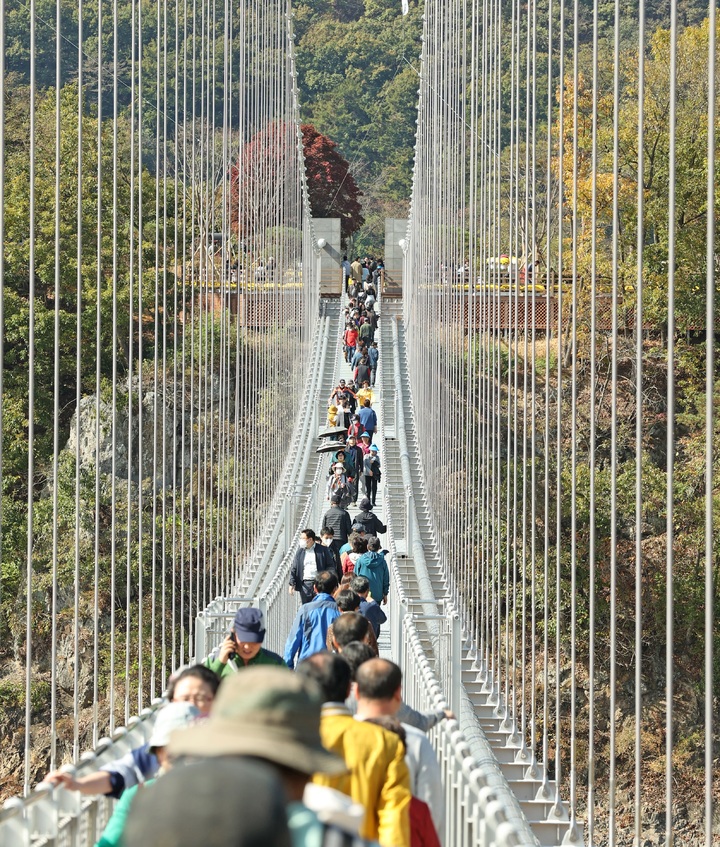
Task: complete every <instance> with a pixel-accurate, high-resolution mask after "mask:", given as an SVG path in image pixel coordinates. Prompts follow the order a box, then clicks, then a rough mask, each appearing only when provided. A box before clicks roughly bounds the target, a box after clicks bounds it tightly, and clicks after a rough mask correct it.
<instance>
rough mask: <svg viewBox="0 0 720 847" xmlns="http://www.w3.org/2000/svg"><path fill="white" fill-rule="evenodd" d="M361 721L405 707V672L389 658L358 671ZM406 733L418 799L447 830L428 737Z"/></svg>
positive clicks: (439, 826)
mask: <svg viewBox="0 0 720 847" xmlns="http://www.w3.org/2000/svg"><path fill="white" fill-rule="evenodd" d="M356 682H357V704H358V706H357V713H356V715H357V718H358V720H367V719H368V718H375V717H379V716H381V715H389V716H391V717H397V714H398V712H399V711H400V707H401V705H402V671H401V670H400V668H399V667H398V666H397V665H396V664H395V663H394V662H390V661H388V660H387V659H370V661H369V662H364V663H363V664H362V665H360V667H359V668H358V669H357V673H356ZM403 728H404V729H405V734H406V753H405V761H406V763H407V766H408V770H409V771H410V786H411V790H412V793H413V796H414V797H417V798H418V799H420V800H422V801H423V802H424V803H427V805H428V807H429V808H430V814H431V815H432V819H433V823H434V824H435V829H436V830H437V832H438V833H441V832H443V830H444V827H445V803H444V794H443V787H442V777H441V774H440V766H439V765H438V761H437V757H436V756H435V751H434V750H433V748H432V745H431V744H430V742H429V741H428V738H427V736H426V735H425V734H424V733H422V732H420V730H419V729H415V727H412V726H410V725H409V724H403Z"/></svg>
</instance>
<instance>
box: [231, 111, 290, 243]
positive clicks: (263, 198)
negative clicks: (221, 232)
mask: <svg viewBox="0 0 720 847" xmlns="http://www.w3.org/2000/svg"><path fill="white" fill-rule="evenodd" d="M295 143H296V142H295V135H294V133H292V131H291V127H290V126H289V125H288V124H286V123H284V122H283V121H271V122H270V123H268V124H267V126H266V127H265V128H264V129H261V130H259V131H258V132H256V133H255V135H254V136H253V137H252V138H251V139H250V141H248V142H247V143H246V144H245V145H244V147H243V149H242V153H241V155H240V157H239V159H238V161H237V164H235V165H233V167H232V168H231V170H230V219H231V221H232V225H233V227H234V229H235V232H236V233H237V237H238V241H239V242H242V243H245V244H247V245H252V244H254V243H255V241H256V240H257V239H262V238H264V237H265V233H266V232H267V230H268V229H269V228H270V227H273V226H278V225H284V226H296V227H297V226H300V223H299V221H293V220H288V219H287V218H286V217H285V216H283V215H282V210H283V208H284V209H285V210H286V213H290V214H292V207H293V204H292V202H290V203H288V202H287V201H288V198H291V197H292V196H293V194H294V192H295V191H296V190H297V188H296V186H297V165H296V162H297V153H296V149H297V148H296V147H295Z"/></svg>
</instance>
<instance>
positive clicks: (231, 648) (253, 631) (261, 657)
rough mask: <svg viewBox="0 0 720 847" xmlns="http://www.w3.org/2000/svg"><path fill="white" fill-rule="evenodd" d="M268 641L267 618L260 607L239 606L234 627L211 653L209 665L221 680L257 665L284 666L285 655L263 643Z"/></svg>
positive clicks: (207, 662) (207, 664)
mask: <svg viewBox="0 0 720 847" xmlns="http://www.w3.org/2000/svg"><path fill="white" fill-rule="evenodd" d="M264 640H265V618H264V616H263V613H262V612H261V611H260V609H255V608H252V607H249V608H248V607H245V608H242V609H238V610H237V612H235V620H234V621H233V627H232V630H231V631H230V633H229V634H228V635H227V636H226V638H225V640H224V641H223V642H222V644H221V645H220V646H219V647H216V648H215V650H213V651H212V653H211V654H210V655H209V656H208V658H207V659H206V660H205V665H206V667H208V668H210V670H212V671H215V673H216V674H217V675H218V676H219V677H220V678H221V679H224V678H225V677H226V676H232V675H233V674H235V673H237V672H238V671H239V670H242V669H243V668H247V667H252V666H254V665H282V664H283V660H282V657H281V656H278V654H277V653H273V652H272V651H271V650H266V649H265V648H264V647H263V646H262V644H263V641H264Z"/></svg>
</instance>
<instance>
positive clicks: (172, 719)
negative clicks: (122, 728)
mask: <svg viewBox="0 0 720 847" xmlns="http://www.w3.org/2000/svg"><path fill="white" fill-rule="evenodd" d="M199 715H200V710H199V709H198V708H197V706H193V705H192V703H168V705H167V706H165V707H164V708H162V709H160V711H159V712H158V713H157V717H156V718H155V723H154V725H153V728H152V732H151V733H150V738H149V739H148V745H149V747H150V752H151V753H153V754H154V755H155V756H157V759H158V762H159V763H160V770H159V771H158V778H162V775H163V774H164V773H165V772H166V771H168V770H169V769H170V767H171V764H172V760H171V758H170V755H169V754H168V750H167V746H168V743H169V741H170V736H171V735H173V733H175V732H184V731H185V730H186V729H187V728H188V727H189V726H190V724H191V723H192V722H193V721H195V720H196V719H197V718H198V717H199ZM154 782H155V780H154V779H151V780H148V781H147V782H145V783H143V785H152V784H153V783H154ZM139 788H140V786H139V785H134V786H133V787H132V788H128V789H127V790H126V791H125V792H124V793H123V795H122V797H121V798H120V800H119V802H118V803H117V805H116V806H115V808H114V810H113V813H112V816H111V817H110V820H109V821H108V822H107V826H106V827H105V829H104V830H103V834H102V835H101V836H100V840H99V841H98V842H97V844H96V845H95V847H117V845H120V844H123V843H124V838H123V834H124V831H125V824H126V822H127V817H128V812H129V810H130V804H131V803H132V801H133V798H134V797H135V795H136V793H137V791H138V789H139Z"/></svg>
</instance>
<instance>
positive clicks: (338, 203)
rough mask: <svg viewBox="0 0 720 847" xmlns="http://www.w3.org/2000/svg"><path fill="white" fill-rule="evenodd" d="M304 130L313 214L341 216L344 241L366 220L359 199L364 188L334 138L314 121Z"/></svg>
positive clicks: (306, 168)
mask: <svg viewBox="0 0 720 847" xmlns="http://www.w3.org/2000/svg"><path fill="white" fill-rule="evenodd" d="M301 130H302V139H303V151H304V153H305V173H306V175H307V182H308V193H309V195H310V207H311V209H312V213H313V217H317V218H340V219H341V221H342V222H341V234H342V239H343V241H344V240H345V239H346V238H349V237H350V236H351V235H352V234H353V233H354V232H357V230H358V229H360V227H361V226H362V225H363V223H364V222H365V219H364V218H363V216H362V214H361V211H362V207H361V205H360V203H359V202H358V197H359V196H360V195H361V194H362V192H361V191H360V190H359V189H358V187H357V184H356V182H355V180H354V179H353V176H352V174H351V173H350V165H349V164H348V162H347V160H346V159H344V158H343V157H342V156H341V155H340V153H338V151H337V145H336V144H335V142H334V141H331V140H330V139H329V138H328V137H327V136H326V135H322V134H321V133H319V132H318V131H317V130H316V129H315V127H314V126H313V125H312V124H303V125H302V126H301Z"/></svg>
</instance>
